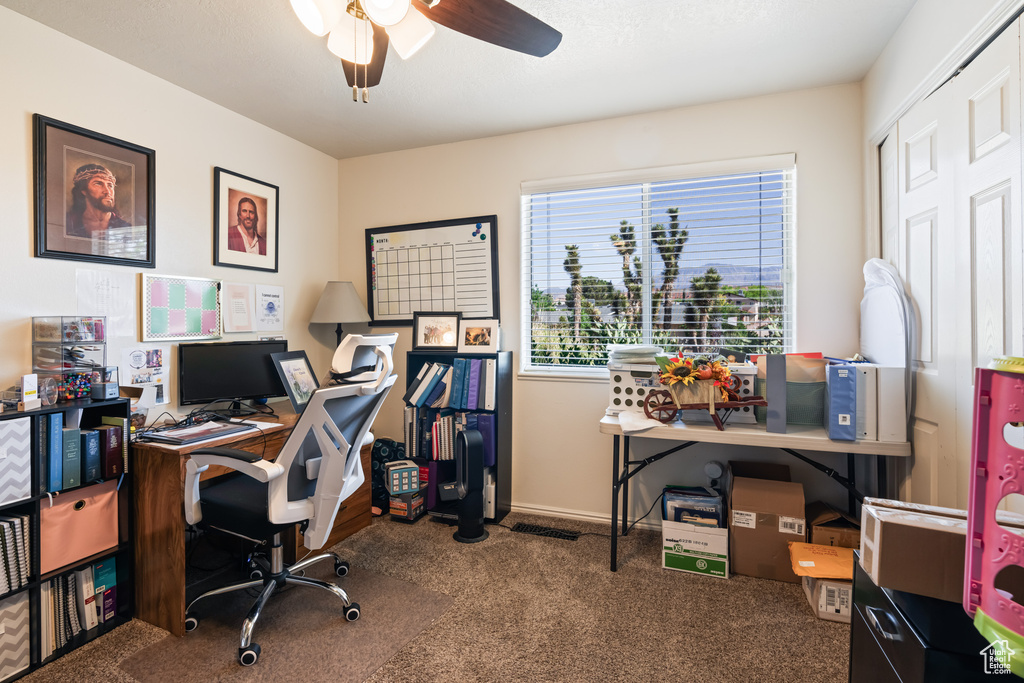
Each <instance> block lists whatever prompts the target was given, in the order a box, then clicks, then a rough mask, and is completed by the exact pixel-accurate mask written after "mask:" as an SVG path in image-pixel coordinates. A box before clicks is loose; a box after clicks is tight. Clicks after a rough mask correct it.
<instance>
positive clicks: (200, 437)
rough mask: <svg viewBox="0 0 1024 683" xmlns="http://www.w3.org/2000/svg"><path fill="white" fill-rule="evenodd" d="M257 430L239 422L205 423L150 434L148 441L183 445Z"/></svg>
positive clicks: (147, 436) (253, 426)
mask: <svg viewBox="0 0 1024 683" xmlns="http://www.w3.org/2000/svg"><path fill="white" fill-rule="evenodd" d="M251 429H256V426H255V425H253V424H241V423H237V422H231V423H228V422H204V423H203V424H198V425H192V426H191V427H176V428H174V429H168V430H166V431H163V432H148V433H147V434H146V439H147V440H148V441H157V442H160V443H169V444H173V445H183V444H190V443H196V442H197V441H205V440H207V439H215V438H218V437H221V436H227V435H228V434H236V433H238V432H245V431H249V430H251Z"/></svg>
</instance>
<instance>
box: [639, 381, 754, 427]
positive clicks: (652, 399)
mask: <svg viewBox="0 0 1024 683" xmlns="http://www.w3.org/2000/svg"><path fill="white" fill-rule="evenodd" d="M728 381H729V384H728V385H724V384H722V383H720V382H719V383H716V382H715V380H708V379H705V380H697V381H696V382H691V383H690V384H688V385H684V384H683V383H682V382H678V383H676V384H672V385H669V387H668V389H667V390H664V389H659V390H655V391H652V392H649V393H648V394H647V398H645V399H644V414H646V415H647V417H649V418H651V419H652V420H657V421H658V422H664V423H665V424H668V423H669V422H672V421H673V420H675V419H676V418H677V417H678V416H679V411H680V410H702V409H703V410H707V411H708V413H710V414H711V419H712V420H713V421H714V423H715V426H716V427H717V428H718V431H725V422H726V420H728V419H729V416H730V415H731V414H732V411H734V410H736V409H737V408H744V407H747V406H766V405H768V401H766V400H765V399H764V397H763V396H747V397H740V395H739V393H738V389H739V386H740V378H739V377H737V376H736V375H733V376H732V377H730V378H729V380H728ZM723 392H724V393H725V400H722V394H723Z"/></svg>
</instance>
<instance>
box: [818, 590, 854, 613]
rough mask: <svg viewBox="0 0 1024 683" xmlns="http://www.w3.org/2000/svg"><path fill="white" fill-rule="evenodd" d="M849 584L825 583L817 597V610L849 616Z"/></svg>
mask: <svg viewBox="0 0 1024 683" xmlns="http://www.w3.org/2000/svg"><path fill="white" fill-rule="evenodd" d="M851 592H852V587H850V586H834V585H829V584H825V586H824V587H823V590H822V591H821V596H820V597H819V598H818V611H819V612H827V613H829V614H838V615H840V616H844V617H848V616H850V593H851Z"/></svg>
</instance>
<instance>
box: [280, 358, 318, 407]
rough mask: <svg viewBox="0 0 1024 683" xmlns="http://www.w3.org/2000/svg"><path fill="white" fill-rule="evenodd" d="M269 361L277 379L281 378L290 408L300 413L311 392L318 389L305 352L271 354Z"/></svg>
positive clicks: (314, 374)
mask: <svg viewBox="0 0 1024 683" xmlns="http://www.w3.org/2000/svg"><path fill="white" fill-rule="evenodd" d="M270 359H271V360H272V361H273V363H274V369H275V370H277V375H278V377H280V378H281V384H283V385H284V390H285V391H286V392H287V393H288V399H289V400H290V401H291V402H292V408H294V409H295V412H296V413H301V412H302V409H303V408H305V407H306V404H307V403H309V399H310V398H311V397H312V396H313V392H314V391H316V390H317V389H318V388H319V387H320V385H319V384H318V383H317V381H316V373H314V372H313V368H312V367H310V365H309V359H308V358H306V352H305V351H286V352H283V353H272V354H270Z"/></svg>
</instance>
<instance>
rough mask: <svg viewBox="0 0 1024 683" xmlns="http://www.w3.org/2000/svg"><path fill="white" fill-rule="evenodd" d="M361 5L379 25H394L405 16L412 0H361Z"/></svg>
mask: <svg viewBox="0 0 1024 683" xmlns="http://www.w3.org/2000/svg"><path fill="white" fill-rule="evenodd" d="M359 4H360V6H361V7H362V8H363V11H364V12H366V16H368V17H370V21H372V22H373V23H375V24H377V25H378V26H394V25H395V24H397V23H398V22H400V21H401V20H402V19H404V18H405V14H406V12H408V11H409V6H410V5H411V4H412V0H360V3H359Z"/></svg>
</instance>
